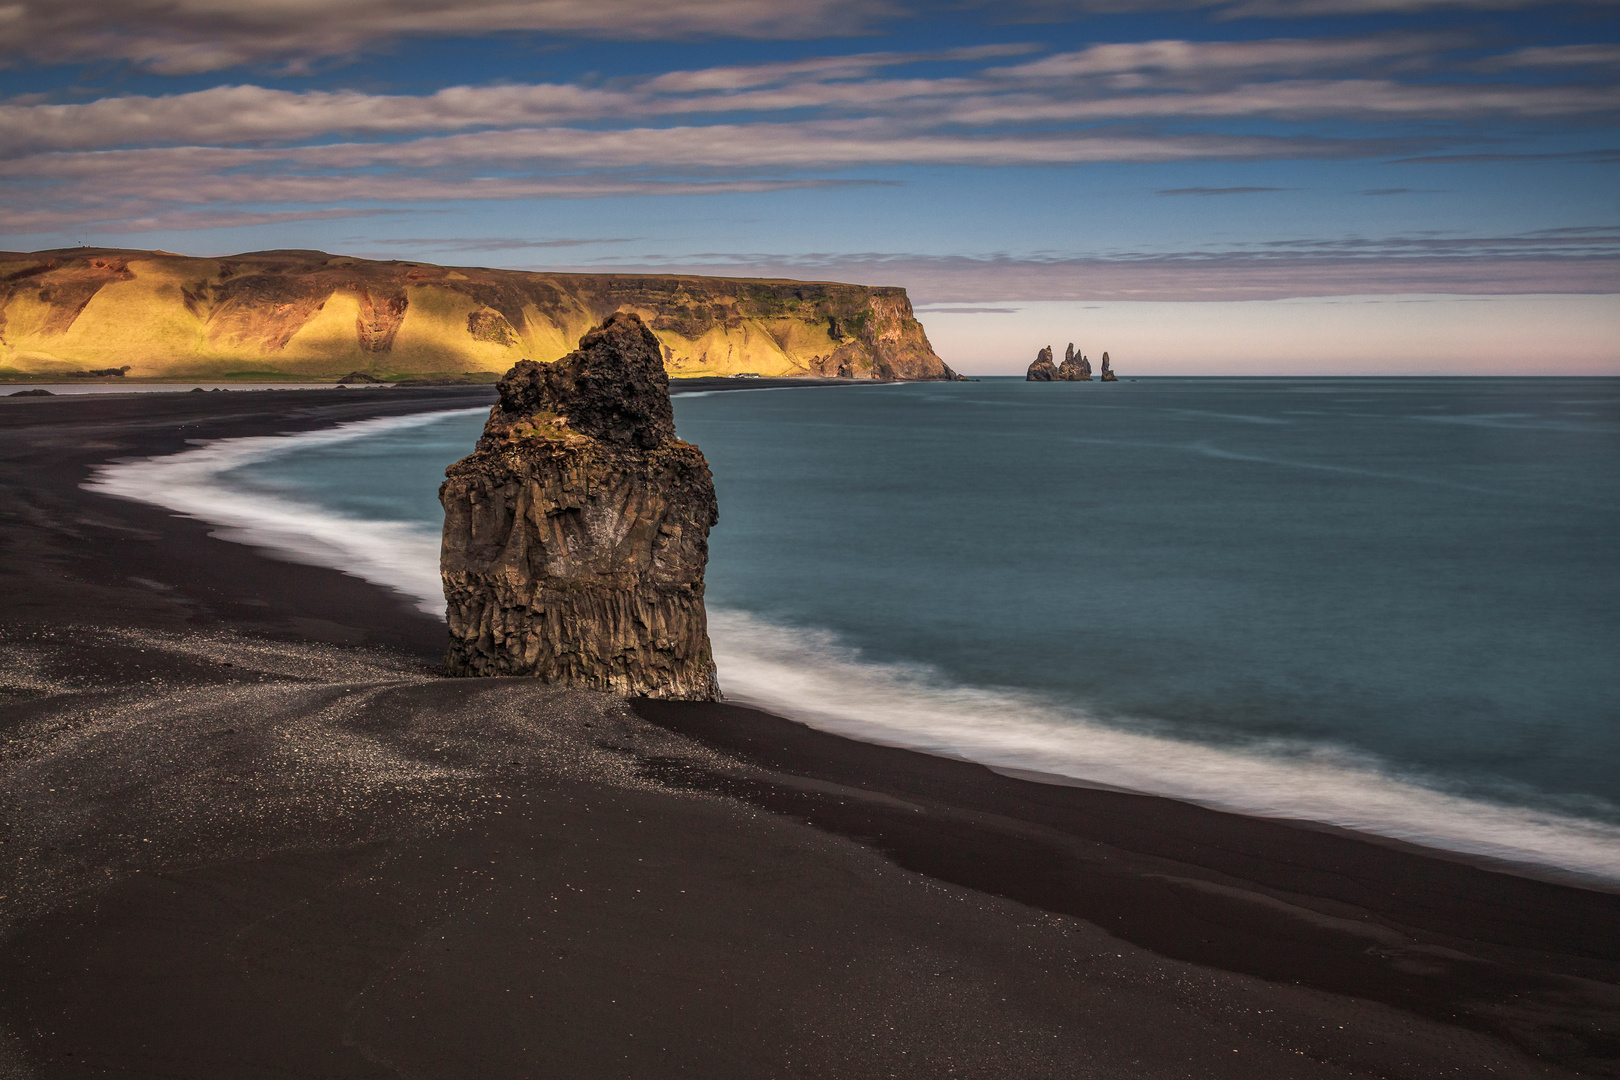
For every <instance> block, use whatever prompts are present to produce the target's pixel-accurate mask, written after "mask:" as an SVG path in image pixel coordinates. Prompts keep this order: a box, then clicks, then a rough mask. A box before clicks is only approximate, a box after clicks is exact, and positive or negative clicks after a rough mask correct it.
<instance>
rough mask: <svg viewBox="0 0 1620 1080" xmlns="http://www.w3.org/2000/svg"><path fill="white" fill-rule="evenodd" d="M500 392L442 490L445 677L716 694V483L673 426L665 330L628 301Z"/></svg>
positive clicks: (522, 370) (654, 693)
mask: <svg viewBox="0 0 1620 1080" xmlns="http://www.w3.org/2000/svg"><path fill="white" fill-rule="evenodd" d="M499 388H500V393H501V400H500V403H499V404H497V405H496V406H495V407H494V408H493V409H492V410H491V411H490V415H489V421H488V422H487V423H486V424H485V426H484V434H483V437H482V438H480V439H479V440H478V447H477V449H476V450H475V451H474V453H473V454H472V455H470V456H469V457H466V458H463V459H462V460H461V461H458V462H457V463H456V464H454V465H452V466H451V467H450V468H449V470H448V471H447V473H446V476H447V479H446V480H445V482H444V484H443V486H442V487H440V489H439V501H440V502H441V503H443V505H444V543H443V547H442V549H441V554H440V571H441V574H442V575H443V578H444V592H445V599H446V601H447V602H448V606H449V610H448V619H449V623H450V649H449V653H448V655H447V656H446V659H445V666H446V668H447V670H448V671H449V673H450V674H452V675H529V676H533V677H535V678H538V679H541V680H544V681H545V682H548V683H554V684H558V685H563V686H573V687H581V688H585V689H592V690H606V691H610V692H613V693H620V694H630V695H644V696H647V697H654V698H674V699H686V700H701V701H712V700H717V699H718V698H719V696H720V690H719V685H718V683H717V682H716V681H715V669H714V658H713V655H712V652H711V650H710V646H709V634H708V621H707V616H706V614H705V612H704V607H703V571H704V568H705V566H706V565H707V563H708V557H709V548H708V538H709V529H710V528H711V527H713V526H714V525H715V523H716V522H717V521H718V520H719V513H718V509H717V506H716V502H715V496H714V482H713V480H712V478H711V477H710V474H709V465H708V462H706V461H705V460H704V458H703V454H702V452H701V451H700V450H699V449H698V448H697V447H695V446H693V445H691V444H690V443H685V442H682V441H680V440H679V439H678V438H676V437H675V420H674V412H673V410H672V409H671V407H670V400H669V379H668V376H667V375H666V374H665V373H664V366H663V353H662V350H661V349H660V347H659V343H658V340H657V339H656V338H655V337H653V335H652V332H651V331H650V330H648V329H647V327H646V325H645V324H644V323H643V322H642V321H641V319H640V318H639V317H637V316H636V315H634V314H632V313H628V312H623V313H620V314H617V315H614V316H612V317H610V318H609V319H608V320H607V321H606V322H604V323H602V324H601V325H600V326H598V327H597V328H596V329H594V330H592V331H591V332H590V333H588V334H586V335H585V336H584V337H583V338H581V339H580V342H579V348H578V349H577V350H576V351H574V352H573V353H570V354H569V355H568V356H565V357H563V358H562V359H561V360H558V361H556V362H555V363H551V364H537V363H535V362H533V361H530V360H523V361H520V362H519V363H517V364H516V365H514V366H513V367H512V369H511V370H510V371H508V372H507V373H506V375H505V377H504V378H502V379H501V381H500V383H499Z"/></svg>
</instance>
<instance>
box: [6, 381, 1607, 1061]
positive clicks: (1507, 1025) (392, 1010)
mask: <svg viewBox="0 0 1620 1080" xmlns="http://www.w3.org/2000/svg"><path fill="white" fill-rule="evenodd" d="M492 396H493V392H492V390H491V389H490V388H488V387H475V388H439V389H421V390H392V391H388V392H387V394H386V395H383V394H375V393H368V394H365V395H364V396H362V395H359V394H356V393H354V392H352V391H296V392H254V393H242V392H238V393H230V394H210V395H206V396H204V395H201V394H197V395H191V394H174V395H167V394H144V395H138V396H136V395H131V396H128V397H125V396H116V397H96V398H83V397H81V398H71V399H68V398H54V399H53V398H23V399H17V400H15V401H4V402H0V542H3V544H4V554H3V557H0V701H3V702H4V710H3V714H0V715H3V718H0V730H3V736H0V737H3V738H4V740H5V741H4V743H3V747H4V749H3V752H0V840H3V843H0V1027H3V1031H0V1075H4V1076H23V1077H27V1076H38V1077H57V1076H81V1075H83V1076H115V1077H146V1076H164V1077H197V1078H229V1077H261V1076H262V1077H270V1076H277V1077H284V1076H309V1077H314V1076H320V1077H350V1076H353V1077H394V1076H398V1077H435V1078H437V1077H538V1076H549V1077H598V1076H600V1077H660V1076H672V1075H683V1076H695V1077H749V1078H752V1077H767V1076H798V1077H828V1076H848V1077H868V1076H870V1077H880V1076H909V1077H940V1076H995V1077H1093V1076H1095V1077H1148V1078H1157V1077H1189V1078H1203V1077H1233V1078H1238V1077H1245V1078H1247V1077H1350V1076H1384V1077H1412V1078H1426V1077H1442V1076H1455V1077H1485V1076H1497V1077H1501V1076H1568V1075H1599V1076H1616V1075H1620V1067H1617V1065H1620V991H1617V989H1616V983H1617V981H1620V956H1617V953H1620V933H1617V930H1620V899H1617V898H1616V897H1615V896H1614V895H1612V894H1609V893H1604V892H1596V891H1590V890H1583V889H1578V888H1572V887H1568V886H1563V885H1557V884H1548V883H1543V882H1537V881H1531V880H1528V879H1524V878H1518V877H1512V876H1508V875H1505V874H1500V873H1495V872H1490V871H1487V870H1483V869H1479V868H1475V867H1471V866H1468V865H1465V864H1462V863H1460V862H1457V861H1454V860H1449V859H1440V858H1434V857H1431V856H1428V855H1425V854H1423V853H1421V852H1415V851H1412V850H1410V849H1403V848H1400V847H1398V846H1393V845H1388V844H1382V843H1373V842H1368V841H1364V840H1360V839H1357V838H1354V837H1347V836H1343V835H1339V834H1334V833H1331V832H1326V831H1322V830H1315V829H1310V828H1305V827H1296V826H1292V825H1289V824H1286V823H1279V822H1271V821H1260V820H1254V819H1248V818H1242V817H1237V816H1233V815H1229V814H1220V813H1215V812H1211V811H1206V810H1201V809H1198V808H1196V807H1190V806H1187V805H1184V804H1180V803H1175V802H1171V801H1168V800H1163V799H1154V798H1146V797H1140V796H1132V795H1124V794H1118V793H1110V792H1100V791H1092V790H1087V789H1083V788H1074V787H1060V786H1053V785H1044V784H1036V783H1030V782H1027V781H1023V780H1018V779H1013V778H1009V777H1005V776H1000V775H997V774H995V773H993V772H991V771H989V770H987V769H983V768H981V767H978V766H975V765H969V764H966V763H962V762H956V761H949V760H944V759H939V758H931V757H927V756H924V755H918V754H914V753H910V752H907V751H901V750H894V749H888V748H883V747H877V746H869V745H865V744H861V743H855V742H851V741H848V740H844V739H839V738H836V737H833V736H829V735H825V734H821V733H818V732H814V731H811V730H809V729H807V728H804V727H802V726H800V725H797V724H793V723H790V722H788V721H784V720H781V719H778V718H776V717H771V716H766V715H764V714H760V713H756V712H752V711H750V710H747V709H743V708H738V707H734V706H724V705H683V704H669V703H652V702H641V703H636V704H635V705H634V707H633V708H631V707H627V706H626V705H625V703H623V702H621V701H619V700H617V699H613V698H609V697H604V696H600V695H592V694H585V693H572V692H558V691H553V690H548V689H546V688H545V687H542V686H537V685H534V684H532V683H528V682H525V681H523V680H482V681H474V680H467V681H462V680H447V679H443V678H439V677H437V676H436V675H435V674H434V672H433V667H432V666H433V664H434V663H435V662H436V660H437V657H438V653H439V651H440V649H441V647H442V643H443V635H444V631H443V628H442V625H441V624H439V623H437V622H436V621H434V620H432V619H430V618H426V617H424V616H422V615H421V614H420V613H418V612H416V611H415V610H414V609H413V608H412V607H411V606H410V605H409V603H407V602H406V601H405V600H403V599H402V598H400V597H397V596H394V595H392V594H389V593H387V592H385V591H383V590H381V589H378V588H375V587H373V586H370V585H367V584H365V583H363V582H360V581H357V580H355V579H353V578H348V577H345V576H343V575H341V574H338V573H336V572H333V571H329V570H324V569H320V568H317V567H308V566H298V565H292V564H289V563H284V562H279V561H274V560H272V559H269V558H266V557H263V556H261V555H259V554H257V553H256V552H254V551H252V550H251V549H249V548H246V547H242V546H239V545H235V544H231V543H227V542H224V541H220V540H215V539H212V538H210V537H209V536H208V527H207V526H206V525H204V524H202V523H199V522H194V521H188V520H184V519H178V518H174V517H171V516H169V515H168V514H166V513H165V512H163V511H161V510H158V509H157V508H154V507H148V506H143V505H140V504H135V503H126V502H121V501H118V500H114V499H109V498H106V497H102V496H97V495H91V494H88V493H85V492H82V491H80V490H79V489H78V484H79V483H80V482H81V481H82V480H83V479H84V478H85V476H86V475H87V473H88V470H89V469H90V467H91V466H92V465H93V464H95V463H96V462H99V461H104V460H107V459H110V458H115V457H126V456H144V455H149V454H158V453H172V452H177V451H179V450H182V449H184V448H185V446H186V440H188V439H200V438H217V437H222V436H232V435H256V434H268V433H273V432H277V431H288V430H294V429H307V428H313V427H320V426H327V425H330V424H333V423H337V422H341V421H344V420H351V419H360V418H363V417H369V416H377V415H385V414H397V413H404V412H415V411H422V410H425V409H435V408H453V407H459V406H463V405H469V404H477V403H482V402H485V401H490V400H492ZM722 674H723V673H722Z"/></svg>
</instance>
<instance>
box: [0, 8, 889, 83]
mask: <svg viewBox="0 0 1620 1080" xmlns="http://www.w3.org/2000/svg"><path fill="white" fill-rule="evenodd" d="M898 11H899V9H898V8H897V7H896V6H895V5H893V4H890V3H886V2H884V0H795V2H794V3H792V4H783V3H779V2H777V0H659V2H658V3H656V4H648V3H644V2H642V0H411V2H406V3H401V2H398V0H282V2H279V3H243V2H240V0H74V2H72V3H60V2H55V0H12V2H10V3H8V4H6V5H5V6H3V7H0V55H3V56H11V57H27V58H29V59H32V60H34V61H35V62H39V63H62V62H64V61H85V60H98V59H103V60H104V59H113V60H125V61H129V62H131V63H133V64H136V65H138V66H140V67H144V68H147V69H149V70H152V71H155V72H159V73H162V74H169V75H183V74H196V73H200V72H209V71H219V70H221V69H224V68H230V67H236V66H239V65H243V64H253V63H264V62H270V61H275V62H280V63H284V64H287V65H289V66H291V67H292V68H293V69H294V70H298V69H300V68H302V67H305V66H307V65H308V64H310V63H312V62H314V61H316V60H319V59H322V58H326V57H338V56H345V55H349V54H353V53H356V52H359V51H362V50H365V49H375V48H378V47H381V46H385V45H387V44H388V43H389V42H391V41H394V40H396V39H399V38H402V37H412V36H427V35H432V36H435V37H446V36H465V37H478V36H485V35H492V34H499V33H509V32H514V31H516V32H531V33H542V34H572V35H581V36H587V37H593V36H605V37H613V38H619V39H626V38H628V39H643V40H679V39H685V38H694V37H731V38H809V37H814V38H824V37H830V36H840V35H846V34H847V35H859V34H863V33H866V32H868V31H870V30H871V29H873V28H874V27H875V26H876V25H877V24H878V23H879V22H881V21H882V20H883V19H885V18H888V17H891V16H893V15H895V14H897V13H898Z"/></svg>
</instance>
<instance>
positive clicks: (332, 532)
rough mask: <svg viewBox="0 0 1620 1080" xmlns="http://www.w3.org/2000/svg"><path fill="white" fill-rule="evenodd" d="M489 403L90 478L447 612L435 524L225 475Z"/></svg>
mask: <svg viewBox="0 0 1620 1080" xmlns="http://www.w3.org/2000/svg"><path fill="white" fill-rule="evenodd" d="M484 411H486V410H484V409H482V408H477V409H456V410H450V411H446V412H436V413H417V414H413V415H411V416H398V417H383V418H380V419H376V420H357V421H354V422H352V423H347V424H342V425H339V426H338V427H334V428H328V429H326V430H322V431H309V432H300V433H298V434H294V435H259V436H250V437H247V438H241V439H217V440H214V441H211V442H207V443H204V444H202V445H200V446H198V447H196V448H195V449H191V450H187V451H184V452H183V453H179V454H172V455H169V456H166V457H154V458H140V459H138V460H135V461H125V462H118V463H115V464H111V465H103V466H101V467H100V468H99V469H97V470H96V471H95V472H94V473H93V474H92V475H91V478H90V479H89V480H88V481H86V482H85V485H84V486H85V487H86V488H87V489H89V490H91V491H97V492H100V493H102V494H105V495H119V496H122V497H124V498H126V499H136V500H139V501H141V502H148V503H155V504H157V505H158V506H163V507H167V508H168V509H170V510H178V511H179V512H180V513H182V514H184V515H185V516H187V517H193V518H198V519H200V520H202V521H207V522H210V523H212V524H214V525H218V526H220V528H218V529H216V530H214V532H212V533H211V534H210V535H213V536H218V537H220V538H221V539H225V540H234V541H236V542H237V543H242V544H248V545H250V546H252V547H257V548H261V549H264V550H268V551H271V552H274V553H275V554H277V555H280V556H281V557H283V558H285V559H288V560H291V561H293V562H301V563H309V564H312V565H315V566H331V567H336V568H337V569H339V570H342V571H343V572H344V573H347V574H353V575H354V576H356V577H360V578H364V579H366V580H367V581H371V582H375V583H376V584H379V585H386V586H388V587H390V588H393V589H397V590H398V591H400V592H402V593H404V594H405V595H407V596H409V597H411V598H413V599H415V600H416V601H417V606H418V607H420V608H421V609H422V610H423V611H425V612H427V613H428V614H430V615H438V616H440V617H443V615H444V592H443V586H442V585H441V584H440V580H439V531H438V529H436V528H433V527H431V526H429V525H427V524H426V523H422V522H410V521H366V520H362V519H359V518H351V517H344V516H342V515H340V514H337V513H334V512H333V511H332V510H330V509H327V508H324V507H321V506H317V505H314V504H312V503H305V502H300V501H298V500H296V499H292V498H287V497H284V496H276V495H267V494H263V493H259V492H250V491H242V490H238V489H235V488H232V487H230V486H228V485H226V484H223V483H221V482H220V479H219V476H220V474H221V473H224V472H226V471H228V470H231V469H235V468H240V467H241V466H243V465H249V464H252V463H254V462H258V461H265V460H268V459H270V458H274V457H279V456H280V455H282V454H286V453H289V452H291V451H294V450H300V449H308V448H309V447H312V446H324V445H330V444H332V443H340V442H348V441H350V440H353V439H363V438H366V437H367V436H372V435H379V434H382V433H383V432H387V431H398V430H401V429H404V428H412V427H420V426H422V425H424V424H429V423H432V422H434V421H437V420H442V419H444V418H445V417H447V416H458V415H467V414H470V413H482V412H484Z"/></svg>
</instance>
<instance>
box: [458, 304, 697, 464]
mask: <svg viewBox="0 0 1620 1080" xmlns="http://www.w3.org/2000/svg"><path fill="white" fill-rule="evenodd" d="M496 385H497V387H498V388H499V390H500V392H501V401H500V404H499V405H497V406H496V407H495V409H494V411H493V412H491V414H490V418H489V424H488V425H487V426H486V427H485V433H484V438H483V439H482V440H480V442H479V446H480V447H481V448H482V447H484V446H485V444H486V442H488V441H489V440H495V441H497V442H500V441H505V436H506V435H507V433H508V432H510V431H511V430H512V429H513V428H514V427H516V426H517V425H521V424H524V423H526V422H529V421H532V420H533V419H534V418H535V417H536V416H555V417H556V418H557V419H558V420H559V421H561V422H563V423H565V424H566V426H567V427H569V428H570V429H572V430H573V431H575V432H577V433H579V434H581V435H585V436H588V437H590V438H592V439H597V440H599V441H601V442H604V443H610V444H613V445H616V446H634V447H638V448H640V449H643V450H651V449H653V448H654V447H656V446H661V445H663V444H664V443H666V442H668V441H669V440H671V439H673V438H674V437H675V411H674V409H673V408H672V407H671V406H670V400H669V376H668V375H667V374H665V372H664V365H663V362H662V359H661V356H660V350H659V345H658V339H657V338H656V337H654V336H653V333H652V331H651V330H648V329H647V326H646V324H645V323H643V322H642V321H641V319H640V317H638V316H637V315H636V314H635V313H634V312H628V311H624V312H618V313H617V314H615V315H613V316H611V317H610V318H609V319H608V320H607V321H606V322H604V323H603V324H602V325H600V326H598V327H597V328H596V329H594V330H592V331H591V332H590V333H588V334H586V335H585V336H584V337H582V338H580V341H579V348H578V349H576V350H575V351H574V352H571V353H569V354H568V355H567V356H565V357H563V358H562V359H561V360H558V361H557V362H556V363H552V364H537V363H535V362H534V361H533V360H520V361H518V363H517V364H515V365H513V367H512V370H511V371H508V372H507V373H506V375H505V376H503V377H502V378H501V381H500V382H499V383H497V384H496ZM491 445H493V444H491Z"/></svg>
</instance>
